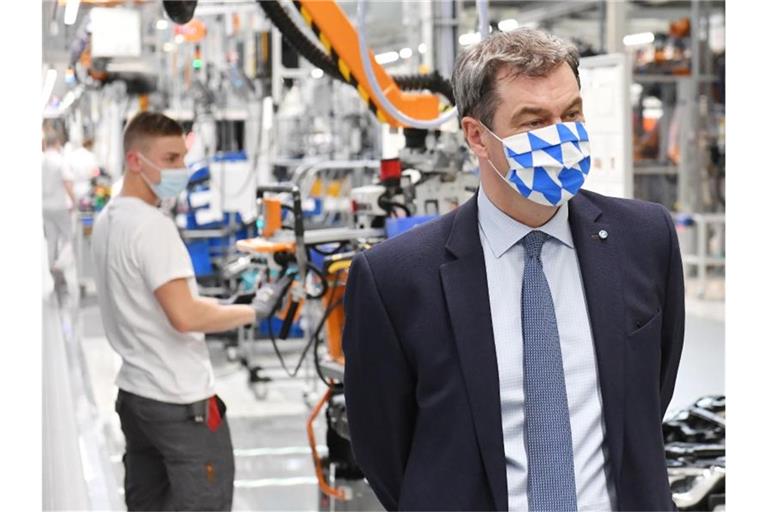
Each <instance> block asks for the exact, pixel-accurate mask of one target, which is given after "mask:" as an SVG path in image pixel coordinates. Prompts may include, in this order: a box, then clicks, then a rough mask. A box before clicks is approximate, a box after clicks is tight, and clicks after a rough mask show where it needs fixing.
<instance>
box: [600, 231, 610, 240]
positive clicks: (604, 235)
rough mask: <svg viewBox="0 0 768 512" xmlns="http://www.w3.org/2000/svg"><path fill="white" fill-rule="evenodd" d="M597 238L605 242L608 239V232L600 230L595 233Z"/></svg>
mask: <svg viewBox="0 0 768 512" xmlns="http://www.w3.org/2000/svg"><path fill="white" fill-rule="evenodd" d="M597 236H598V237H599V238H600V240H605V239H606V238H608V232H607V231H606V230H604V229H601V230H600V231H598V232H597Z"/></svg>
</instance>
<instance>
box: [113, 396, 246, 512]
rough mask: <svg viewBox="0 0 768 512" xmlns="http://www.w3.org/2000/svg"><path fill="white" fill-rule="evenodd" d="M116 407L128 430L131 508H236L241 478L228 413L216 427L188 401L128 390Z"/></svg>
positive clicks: (127, 497) (126, 461) (128, 502)
mask: <svg viewBox="0 0 768 512" xmlns="http://www.w3.org/2000/svg"><path fill="white" fill-rule="evenodd" d="M115 409H116V410H117V413H118V414H119V415H120V424H121V426H122V429H123V434H125V455H124V456H123V464H124V466H125V503H126V505H127V506H128V510H231V509H232V492H233V485H234V477H235V463H234V455H233V453H232V439H231V438H230V435H229V425H228V424H227V420H226V418H223V419H222V422H221V425H220V426H219V428H218V429H217V430H216V432H211V430H210V429H209V428H208V426H207V424H206V423H205V422H196V421H195V420H194V418H193V417H191V416H190V408H189V407H188V406H186V405H177V404H169V403H165V402H158V401H157V400H150V399H148V398H143V397H140V396H137V395H134V394H131V393H128V392H125V391H123V390H120V391H119V393H118V396H117V402H116V404H115Z"/></svg>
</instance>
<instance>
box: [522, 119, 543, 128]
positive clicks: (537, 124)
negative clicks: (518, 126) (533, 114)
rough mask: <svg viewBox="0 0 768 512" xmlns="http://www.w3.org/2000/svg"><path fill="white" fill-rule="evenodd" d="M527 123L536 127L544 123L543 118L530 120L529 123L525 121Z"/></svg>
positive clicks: (531, 126) (530, 126)
mask: <svg viewBox="0 0 768 512" xmlns="http://www.w3.org/2000/svg"><path fill="white" fill-rule="evenodd" d="M525 125H526V126H528V127H529V128H536V127H537V126H541V125H542V120H541V119H534V120H533V121H528V122H527V123H525Z"/></svg>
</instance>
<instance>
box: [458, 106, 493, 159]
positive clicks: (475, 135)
mask: <svg viewBox="0 0 768 512" xmlns="http://www.w3.org/2000/svg"><path fill="white" fill-rule="evenodd" d="M461 129H462V130H464V138H465V139H466V140H467V144H469V147H470V149H471V150H472V152H473V153H474V154H475V155H477V157H478V158H488V157H489V153H488V148H487V147H486V145H485V142H484V141H485V140H486V139H487V137H486V136H485V132H486V129H485V128H484V127H483V125H482V124H480V121H478V120H477V119H474V118H472V117H468V116H465V117H463V118H462V119H461Z"/></svg>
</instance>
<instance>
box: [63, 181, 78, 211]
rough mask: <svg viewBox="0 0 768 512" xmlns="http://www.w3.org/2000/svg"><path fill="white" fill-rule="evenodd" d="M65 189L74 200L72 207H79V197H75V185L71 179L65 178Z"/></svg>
mask: <svg viewBox="0 0 768 512" xmlns="http://www.w3.org/2000/svg"><path fill="white" fill-rule="evenodd" d="M64 190H65V191H66V192H67V195H68V196H69V199H70V200H71V201H72V207H73V208H77V198H76V197H75V185H74V182H73V181H71V180H64Z"/></svg>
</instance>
